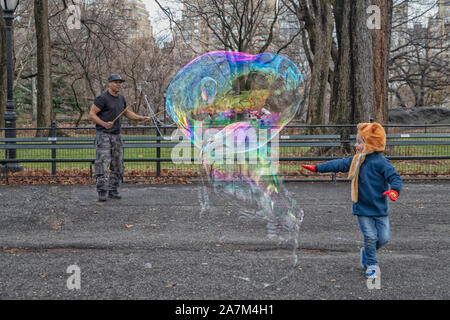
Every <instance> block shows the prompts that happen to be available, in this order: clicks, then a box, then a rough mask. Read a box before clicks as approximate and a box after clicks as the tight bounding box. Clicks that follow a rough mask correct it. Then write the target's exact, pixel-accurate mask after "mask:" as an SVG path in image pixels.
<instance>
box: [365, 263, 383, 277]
mask: <svg viewBox="0 0 450 320" xmlns="http://www.w3.org/2000/svg"><path fill="white" fill-rule="evenodd" d="M379 272H380V269H379V268H378V266H377V265H376V264H371V265H370V266H368V267H367V270H366V277H367V278H376V277H378V273H379Z"/></svg>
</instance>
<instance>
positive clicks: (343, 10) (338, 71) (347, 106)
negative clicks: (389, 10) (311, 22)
mask: <svg viewBox="0 0 450 320" xmlns="http://www.w3.org/2000/svg"><path fill="white" fill-rule="evenodd" d="M334 16H335V19H336V35H337V41H338V45H339V51H338V60H337V64H336V66H335V70H334V85H333V93H332V101H331V107H330V122H331V123H333V124H344V123H348V122H349V119H351V118H352V110H353V108H352V104H351V101H352V83H351V81H350V78H351V73H352V68H351V47H350V42H351V40H350V36H351V30H350V1H345V0H344V1H342V0H341V1H336V2H335V6H334Z"/></svg>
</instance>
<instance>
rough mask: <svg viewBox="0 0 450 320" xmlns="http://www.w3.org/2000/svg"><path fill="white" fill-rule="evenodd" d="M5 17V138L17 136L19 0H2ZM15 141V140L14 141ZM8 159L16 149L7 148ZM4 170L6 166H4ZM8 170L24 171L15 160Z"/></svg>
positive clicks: (13, 157)
mask: <svg viewBox="0 0 450 320" xmlns="http://www.w3.org/2000/svg"><path fill="white" fill-rule="evenodd" d="M0 4H1V6H2V10H3V18H4V19H5V29H6V79H7V86H6V110H5V129H6V130H5V138H16V119H17V114H16V112H15V111H14V98H13V68H12V46H13V43H12V28H13V20H14V11H15V10H16V8H17V5H18V4H19V0H0ZM13 143H15V142H13ZM6 159H7V160H14V159H16V149H6ZM2 169H3V170H4V168H2ZM7 170H8V171H12V172H17V171H22V170H23V167H22V165H21V164H20V163H17V162H13V163H10V164H7Z"/></svg>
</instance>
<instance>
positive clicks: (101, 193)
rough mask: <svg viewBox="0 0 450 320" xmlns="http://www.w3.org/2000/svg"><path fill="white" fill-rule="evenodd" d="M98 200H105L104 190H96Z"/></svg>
mask: <svg viewBox="0 0 450 320" xmlns="http://www.w3.org/2000/svg"><path fill="white" fill-rule="evenodd" d="M98 201H99V202H105V201H106V191H99V192H98Z"/></svg>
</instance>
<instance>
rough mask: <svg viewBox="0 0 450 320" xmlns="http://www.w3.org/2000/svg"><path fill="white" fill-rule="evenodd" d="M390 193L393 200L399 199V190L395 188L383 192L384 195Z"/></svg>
mask: <svg viewBox="0 0 450 320" xmlns="http://www.w3.org/2000/svg"><path fill="white" fill-rule="evenodd" d="M385 195H388V196H389V198H391V200H392V201H396V200H397V199H398V192H397V191H395V190H388V191H385V192H383V196H385Z"/></svg>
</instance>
